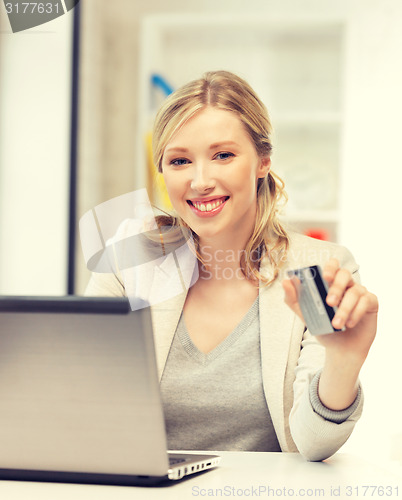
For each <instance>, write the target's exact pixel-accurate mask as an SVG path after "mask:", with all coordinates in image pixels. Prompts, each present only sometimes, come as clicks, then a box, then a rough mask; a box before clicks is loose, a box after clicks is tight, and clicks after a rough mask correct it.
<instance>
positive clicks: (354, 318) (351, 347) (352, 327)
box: [282, 259, 378, 410]
mask: <svg viewBox="0 0 402 500" xmlns="http://www.w3.org/2000/svg"><path fill="white" fill-rule="evenodd" d="M323 277H324V279H325V280H326V281H327V283H328V285H329V289H328V295H327V304H328V305H330V306H332V307H334V306H337V307H338V310H337V312H336V314H335V316H334V318H333V320H332V325H333V326H334V328H342V327H345V331H343V332H335V333H331V334H328V335H317V336H316V337H315V338H316V339H317V341H318V342H320V343H321V344H323V345H324V346H325V350H326V356H325V364H324V368H323V370H322V372H321V376H320V381H319V386H318V395H319V398H320V400H321V402H322V403H323V404H324V405H325V406H326V407H327V408H330V409H332V410H342V409H344V408H348V407H349V406H350V405H351V404H352V403H353V401H354V400H355V398H356V395H357V390H358V376H359V372H360V369H361V367H362V365H363V363H364V360H365V359H366V357H367V354H368V352H369V350H370V347H371V344H372V343H373V341H374V338H375V335H376V331H377V313H378V300H377V297H376V296H375V295H373V294H372V293H370V292H368V291H367V289H366V288H365V287H364V286H361V285H359V284H358V283H355V282H354V281H353V278H352V275H351V273H350V271H348V270H347V269H342V268H341V267H340V265H339V262H338V261H337V260H336V259H330V260H329V261H328V263H327V264H326V265H325V267H324V269H323ZM282 284H283V288H284V290H285V302H286V303H287V304H288V306H289V307H290V308H291V309H292V310H293V311H294V312H295V313H296V314H297V315H298V316H299V317H300V318H301V319H302V321H303V322H304V319H303V314H302V312H301V309H300V306H299V304H298V301H297V292H296V289H295V286H294V285H293V283H292V281H291V280H284V281H283V283H282Z"/></svg>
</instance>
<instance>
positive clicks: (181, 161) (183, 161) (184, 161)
mask: <svg viewBox="0 0 402 500" xmlns="http://www.w3.org/2000/svg"><path fill="white" fill-rule="evenodd" d="M187 163H189V161H188V160H187V159H186V158H176V159H175V160H172V161H171V162H170V164H171V165H175V166H176V167H180V166H181V165H187Z"/></svg>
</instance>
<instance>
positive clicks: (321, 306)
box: [287, 266, 345, 335]
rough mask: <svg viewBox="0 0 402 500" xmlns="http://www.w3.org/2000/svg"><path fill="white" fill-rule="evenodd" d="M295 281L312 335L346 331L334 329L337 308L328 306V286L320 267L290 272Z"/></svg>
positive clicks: (299, 299)
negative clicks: (333, 323)
mask: <svg viewBox="0 0 402 500" xmlns="http://www.w3.org/2000/svg"><path fill="white" fill-rule="evenodd" d="M287 274H288V276H289V278H290V279H291V280H292V281H293V283H294V285H295V287H296V290H297V298H298V301H299V305H300V309H301V310H302V313H303V317H304V321H305V322H306V326H307V328H308V330H309V331H310V333H311V334H312V335H325V334H328V333H333V332H340V331H344V330H345V328H340V329H339V328H334V327H333V326H332V323H331V321H332V320H333V318H334V316H335V313H336V311H337V307H331V306H329V305H328V304H327V302H326V298H327V294H328V285H327V283H326V282H325V280H324V278H323V277H322V271H321V267H320V266H310V267H303V268H301V269H294V270H291V271H288V273H287Z"/></svg>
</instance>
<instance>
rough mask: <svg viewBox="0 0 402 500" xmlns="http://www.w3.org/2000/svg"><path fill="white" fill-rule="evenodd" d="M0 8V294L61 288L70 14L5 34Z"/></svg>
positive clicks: (63, 277)
mask: <svg viewBox="0 0 402 500" xmlns="http://www.w3.org/2000/svg"><path fill="white" fill-rule="evenodd" d="M0 11H1V33H0V78H1V80H0V131H1V132H0V293H2V294H38V295H40V294H64V293H66V277H67V236H68V233H67V227H68V226H67V224H68V183H69V140H70V93H71V90H70V89H71V39H72V12H70V13H68V14H66V15H64V16H61V17H60V18H58V19H56V20H54V21H51V22H50V23H47V24H44V25H42V26H39V27H37V28H34V29H31V30H28V31H25V32H20V33H12V32H11V29H10V26H9V24H8V19H7V18H6V16H5V13H4V5H0Z"/></svg>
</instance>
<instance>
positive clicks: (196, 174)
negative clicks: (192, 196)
mask: <svg viewBox="0 0 402 500" xmlns="http://www.w3.org/2000/svg"><path fill="white" fill-rule="evenodd" d="M215 185H216V181H215V179H214V177H213V175H212V171H211V168H210V166H209V165H207V164H205V163H197V165H194V169H193V178H192V179H191V189H193V190H194V191H198V192H199V193H205V192H208V191H212V190H213V189H214V187H215Z"/></svg>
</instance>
